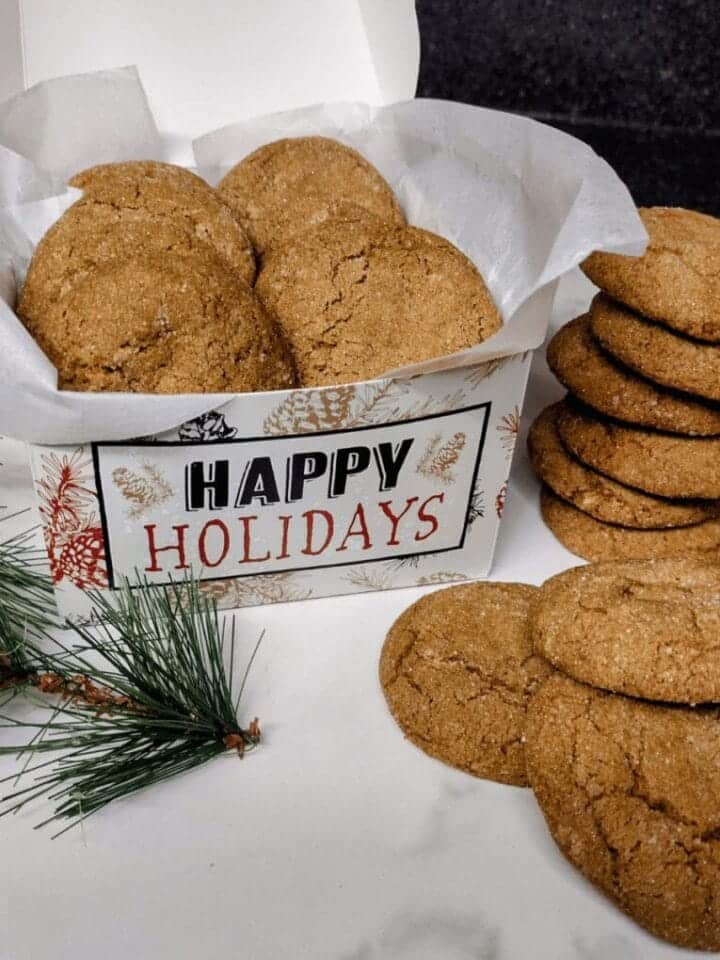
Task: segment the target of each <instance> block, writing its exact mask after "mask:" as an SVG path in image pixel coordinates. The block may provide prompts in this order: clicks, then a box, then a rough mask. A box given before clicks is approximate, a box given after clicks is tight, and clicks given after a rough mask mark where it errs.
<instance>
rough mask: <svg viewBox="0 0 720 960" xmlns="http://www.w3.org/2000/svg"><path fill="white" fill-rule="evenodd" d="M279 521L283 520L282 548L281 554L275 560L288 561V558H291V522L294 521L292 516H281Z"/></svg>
mask: <svg viewBox="0 0 720 960" xmlns="http://www.w3.org/2000/svg"><path fill="white" fill-rule="evenodd" d="M278 519H279V520H282V547H281V549H280V553H279V554H278V555H277V556H276V557H275V559H276V560H287V558H288V557H289V556H290V554H289V553H288V532H289V530H290V521H291V520H292V516H290V517H286V516H281V517H278Z"/></svg>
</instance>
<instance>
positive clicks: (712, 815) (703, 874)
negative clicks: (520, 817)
mask: <svg viewBox="0 0 720 960" xmlns="http://www.w3.org/2000/svg"><path fill="white" fill-rule="evenodd" d="M719 729H720V716H719V715H718V711H717V710H708V709H702V710H692V709H690V708H688V707H669V706H659V705H657V704H650V703H643V702H641V701H639V700H633V699H631V698H628V697H623V696H619V695H617V694H609V693H604V692H602V691H599V690H595V689H593V688H592V687H588V686H585V685H584V684H580V683H577V682H575V681H574V680H572V679H570V678H569V677H566V676H563V675H562V674H559V673H558V674H555V675H554V676H552V677H550V678H549V679H548V680H547V681H546V682H545V683H544V684H543V685H542V686H541V687H540V689H539V690H538V691H537V692H536V693H535V694H534V696H533V697H532V698H531V701H530V704H529V707H528V712H527V733H526V737H527V742H526V758H527V772H528V777H529V780H530V785H531V786H532V788H533V790H534V792H535V796H536V798H537V801H538V803H539V805H540V808H541V810H542V812H543V814H544V816H545V819H546V821H547V824H548V827H549V828H550V832H551V833H552V836H553V838H554V840H555V841H556V843H557V844H558V846H559V847H560V849H561V850H562V851H563V853H564V854H565V856H566V857H567V858H568V860H570V862H571V863H573V864H574V865H575V866H576V867H577V868H578V869H579V870H580V871H581V872H582V873H583V874H584V875H585V876H586V877H587V878H588V880H590V882H591V883H593V884H595V885H596V886H597V887H599V888H600V889H601V890H602V891H603V892H604V893H605V894H606V895H607V896H608V897H610V898H611V899H612V900H614V901H615V902H616V903H617V904H618V906H620V907H621V908H622V909H623V910H624V911H626V912H627V913H628V914H629V915H630V916H631V917H632V918H633V919H634V920H635V921H637V922H638V923H640V924H641V925H642V926H643V927H645V928H646V929H647V930H649V931H650V932H651V933H654V934H655V935H656V936H658V937H662V938H664V939H666V940H669V941H670V942H671V943H675V944H677V945H679V946H683V947H690V948H693V949H699V950H720V807H718V804H717V797H718V796H720V737H719V736H718V730H719Z"/></svg>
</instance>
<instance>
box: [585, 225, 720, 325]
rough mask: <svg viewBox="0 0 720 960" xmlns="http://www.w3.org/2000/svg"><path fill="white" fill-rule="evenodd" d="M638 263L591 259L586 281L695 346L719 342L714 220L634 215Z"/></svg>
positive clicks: (719, 258)
mask: <svg viewBox="0 0 720 960" xmlns="http://www.w3.org/2000/svg"><path fill="white" fill-rule="evenodd" d="M639 213H640V217H641V218H642V221H643V223H644V224H645V228H646V229H647V232H648V234H649V236H650V244H649V246H648V248H647V251H646V252H645V253H644V254H643V256H641V257H625V256H621V255H619V254H616V253H593V254H591V256H590V257H588V259H587V260H586V261H585V262H584V263H583V264H582V269H583V270H584V272H585V273H586V274H587V276H588V277H589V278H590V279H591V280H592V281H593V283H596V284H597V285H598V286H599V287H600V289H601V290H604V291H605V292H606V293H608V294H610V296H611V297H612V298H613V299H614V300H619V301H620V302H621V303H624V304H627V306H629V307H632V309H633V310H637V311H638V312H639V313H642V314H645V316H647V317H651V318H652V319H653V320H657V321H658V322H659V323H663V324H665V325H667V326H669V327H673V328H674V329H675V330H679V331H680V332H681V333H684V334H687V335H688V336H691V337H697V338H698V339H699V340H709V341H711V342H714V343H718V342H720V314H719V313H718V303H720V220H718V219H716V218H715V217H710V216H708V215H707V214H704V213H697V212H696V211H694V210H683V209H682V208H681V207H646V208H645V209H642V208H641V209H640V210H639Z"/></svg>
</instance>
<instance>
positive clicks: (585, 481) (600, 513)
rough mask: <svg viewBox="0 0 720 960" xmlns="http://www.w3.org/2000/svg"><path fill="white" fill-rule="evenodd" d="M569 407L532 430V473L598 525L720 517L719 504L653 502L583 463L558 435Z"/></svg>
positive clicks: (681, 523) (556, 409) (550, 413)
mask: <svg viewBox="0 0 720 960" xmlns="http://www.w3.org/2000/svg"><path fill="white" fill-rule="evenodd" d="M564 408H565V404H564V403H562V402H561V403H556V404H553V405H552V406H550V407H547V408H546V409H545V410H543V412H542V413H541V414H540V416H539V417H538V418H537V419H536V420H535V422H534V423H533V424H532V426H531V427H530V432H529V433H528V441H527V442H528V453H529V456H530V463H531V465H532V467H533V470H534V471H535V473H536V474H537V476H538V477H539V478H540V480H542V481H543V482H544V483H545V484H547V486H548V487H550V489H551V490H552V491H553V492H554V493H556V494H557V496H559V497H562V499H563V500H567V501H568V503H571V504H573V506H575V507H577V508H578V510H582V511H583V512H584V513H587V514H589V515H590V516H591V517H594V518H595V519H596V520H602V521H603V522H604V523H614V524H620V525H622V526H625V527H633V528H636V529H658V528H661V527H687V526H692V524H695V523H701V522H702V521H704V520H708V519H710V518H712V517H716V516H718V513H719V512H720V504H718V503H717V502H714V501H707V500H666V499H664V498H661V497H654V496H651V495H650V494H647V493H642V492H641V491H640V490H634V489H632V487H626V486H624V485H623V484H621V483H618V482H617V481H615V480H612V479H610V477H606V476H604V475H603V474H601V473H597V471H595V470H592V469H590V468H589V467H586V466H585V465H584V464H582V463H580V461H579V460H576V459H575V458H574V457H572V456H571V455H570V454H569V453H568V452H567V450H566V449H565V447H564V446H563V445H562V442H561V441H560V437H559V436H558V433H557V419H558V416H559V415H560V413H561V411H562V410H563V409H564Z"/></svg>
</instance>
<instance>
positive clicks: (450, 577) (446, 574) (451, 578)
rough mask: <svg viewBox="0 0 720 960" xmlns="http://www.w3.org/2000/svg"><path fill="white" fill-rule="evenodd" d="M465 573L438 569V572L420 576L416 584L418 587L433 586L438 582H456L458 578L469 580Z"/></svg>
mask: <svg viewBox="0 0 720 960" xmlns="http://www.w3.org/2000/svg"><path fill="white" fill-rule="evenodd" d="M467 579H468V578H467V577H466V576H465V574H464V573H453V572H452V570H438V571H437V572H436V573H428V574H427V576H424V577H418V578H417V580H416V581H415V585H416V586H418V587H431V586H433V585H434V584H436V583H454V582H455V581H457V580H467Z"/></svg>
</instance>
